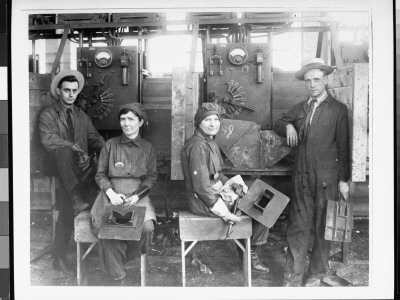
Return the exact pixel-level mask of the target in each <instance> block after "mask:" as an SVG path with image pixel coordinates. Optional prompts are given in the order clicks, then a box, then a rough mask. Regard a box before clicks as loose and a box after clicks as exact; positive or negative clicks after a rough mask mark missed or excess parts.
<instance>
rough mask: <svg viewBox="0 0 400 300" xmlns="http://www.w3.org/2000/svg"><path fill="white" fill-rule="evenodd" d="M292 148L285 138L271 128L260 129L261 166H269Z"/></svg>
mask: <svg viewBox="0 0 400 300" xmlns="http://www.w3.org/2000/svg"><path fill="white" fill-rule="evenodd" d="M292 150H293V148H292V147H290V146H288V145H287V144H286V138H284V137H281V136H279V135H277V134H276V133H275V132H274V131H273V130H263V131H261V151H262V152H261V153H262V154H261V155H262V157H261V167H262V168H271V167H272V166H273V165H275V164H276V163H277V162H279V161H280V160H281V159H282V158H284V157H285V156H286V155H288V154H289V153H290V152H292Z"/></svg>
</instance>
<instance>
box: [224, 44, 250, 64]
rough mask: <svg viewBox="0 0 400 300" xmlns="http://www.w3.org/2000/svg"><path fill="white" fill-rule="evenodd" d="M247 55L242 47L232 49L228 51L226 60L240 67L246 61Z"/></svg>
mask: <svg viewBox="0 0 400 300" xmlns="http://www.w3.org/2000/svg"><path fill="white" fill-rule="evenodd" d="M247 57H248V53H247V50H246V49H245V48H243V47H233V48H232V49H231V50H229V54H228V58H229V61H230V62H231V63H233V64H234V65H242V64H244V63H245V62H246V61H247Z"/></svg>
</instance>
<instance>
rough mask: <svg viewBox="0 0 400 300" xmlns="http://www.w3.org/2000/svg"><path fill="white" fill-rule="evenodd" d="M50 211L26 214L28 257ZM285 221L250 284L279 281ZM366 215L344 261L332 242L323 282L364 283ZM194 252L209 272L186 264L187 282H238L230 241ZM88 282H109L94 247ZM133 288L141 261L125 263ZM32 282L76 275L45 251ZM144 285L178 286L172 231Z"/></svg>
mask: <svg viewBox="0 0 400 300" xmlns="http://www.w3.org/2000/svg"><path fill="white" fill-rule="evenodd" d="M50 227H51V216H50V213H44V212H41V213H33V212H32V213H31V255H33V254H34V253H36V252H37V251H39V250H40V249H42V248H44V247H45V246H46V245H48V243H49V242H50V239H51V236H50ZM285 232H286V223H285V221H284V220H278V221H277V223H276V224H275V226H274V227H273V228H271V230H270V237H269V240H268V243H267V244H266V245H263V246H260V247H259V248H258V250H257V251H258V254H259V256H260V258H261V259H262V261H263V263H264V264H265V265H266V266H268V267H269V269H270V272H269V273H268V274H263V273H258V272H252V286H254V287H277V286H281V284H282V280H283V268H284V264H285V251H286V242H285ZM368 233H369V230H368V219H356V220H354V230H353V234H352V242H351V243H350V246H349V251H348V256H347V258H348V262H347V264H343V263H342V262H341V252H340V243H336V242H335V243H333V246H332V249H331V257H330V260H329V271H328V274H327V276H326V277H325V278H324V281H323V283H322V285H323V286H349V285H350V286H367V285H368V279H369V277H368V274H369V264H368V262H369V248H368V247H369V242H368V235H369V234H368ZM198 245H199V255H200V259H201V261H202V262H203V263H205V264H206V265H207V266H208V267H209V268H210V270H211V272H212V274H202V273H200V271H199V269H198V268H197V267H192V266H190V262H189V260H187V262H186V282H187V286H197V287H211V286H218V287H224V286H243V283H244V281H243V273H242V271H241V261H240V260H239V257H238V253H237V250H236V246H235V244H234V242H233V241H208V242H200V243H199V244H198ZM69 253H70V254H69V256H68V260H69V262H70V263H71V264H72V265H73V266H74V267H76V245H75V243H74V241H73V240H71V243H70V247H69ZM87 260H88V261H87V263H88V276H87V285H89V286H109V285H113V282H112V280H110V279H109V278H108V276H107V275H106V274H105V273H104V272H103V271H102V269H101V267H100V265H99V263H98V258H97V247H95V248H94V249H93V251H92V252H91V253H90V254H89V255H88V258H87ZM126 268H127V270H128V274H129V277H130V281H131V284H132V285H133V286H138V285H140V259H136V260H134V261H131V262H130V263H128V265H127V266H126ZM30 269H31V284H32V285H36V286H74V285H77V281H76V278H75V277H69V276H67V275H64V274H63V273H61V272H56V271H54V270H53V269H52V267H51V260H50V255H49V254H47V255H45V256H43V257H42V258H40V259H39V260H37V261H35V262H33V263H31V268H30ZM148 277H149V281H148V285H149V286H158V287H160V286H162V287H172V286H176V287H178V286H181V285H182V270H181V249H180V243H179V235H178V233H177V230H176V229H174V228H172V229H168V232H166V231H156V232H155V234H154V237H153V244H152V245H151V249H150V251H149V259H148Z"/></svg>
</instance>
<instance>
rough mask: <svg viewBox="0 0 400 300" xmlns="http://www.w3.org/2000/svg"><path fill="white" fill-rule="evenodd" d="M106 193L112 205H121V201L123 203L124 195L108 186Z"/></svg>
mask: <svg viewBox="0 0 400 300" xmlns="http://www.w3.org/2000/svg"><path fill="white" fill-rule="evenodd" d="M106 194H107V197H108V199H110V202H111V204H112V205H121V204H122V203H124V201H125V199H126V197H125V195H123V194H117V193H116V192H114V190H113V189H111V188H109V189H108V190H107V191H106Z"/></svg>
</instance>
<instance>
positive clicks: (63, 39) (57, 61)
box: [50, 28, 69, 75]
mask: <svg viewBox="0 0 400 300" xmlns="http://www.w3.org/2000/svg"><path fill="white" fill-rule="evenodd" d="M68 32H69V28H64V32H63V35H62V37H61V42H60V45H59V47H58V50H57V55H56V58H55V59H54V62H53V66H52V68H51V71H50V73H51V74H54V75H55V74H56V72H57V69H58V67H59V66H60V61H61V56H62V54H63V52H64V47H65V43H66V42H67V38H68Z"/></svg>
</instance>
